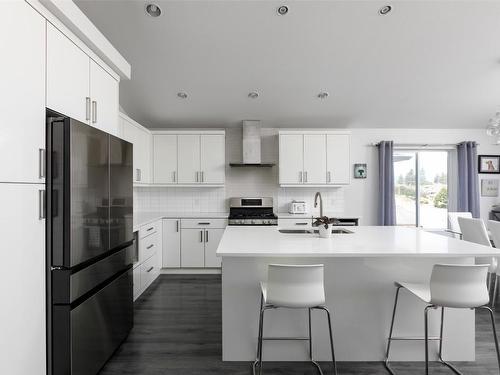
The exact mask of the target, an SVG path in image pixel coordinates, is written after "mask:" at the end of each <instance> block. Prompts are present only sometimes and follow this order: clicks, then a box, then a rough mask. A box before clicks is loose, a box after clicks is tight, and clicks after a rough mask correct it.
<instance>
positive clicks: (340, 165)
mask: <svg viewBox="0 0 500 375" xmlns="http://www.w3.org/2000/svg"><path fill="white" fill-rule="evenodd" d="M326 148H327V151H326V155H327V159H326V160H327V161H326V165H327V168H326V169H327V183H329V184H334V185H347V184H349V183H350V182H351V160H350V141H349V135H347V134H328V135H327V136H326Z"/></svg>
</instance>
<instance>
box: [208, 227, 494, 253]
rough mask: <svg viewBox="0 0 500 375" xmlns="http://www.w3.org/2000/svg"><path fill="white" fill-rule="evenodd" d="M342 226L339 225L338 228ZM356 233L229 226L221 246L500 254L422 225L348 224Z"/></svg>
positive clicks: (252, 249) (241, 249)
mask: <svg viewBox="0 0 500 375" xmlns="http://www.w3.org/2000/svg"><path fill="white" fill-rule="evenodd" d="M336 228H338V227H336ZM345 229H348V230H350V231H353V232H354V233H352V234H334V235H332V238H319V236H318V235H317V234H283V233H280V232H278V228H277V227H251V226H250V227H240V226H234V227H230V226H229V227H227V228H226V230H225V232H224V235H223V236H222V240H221V242H220V244H219V247H218V249H217V255H218V256H223V257H224V256H230V257H394V256H396V257H405V256H409V257H448V256H449V257H457V256H459V257H462V256H467V257H468V256H474V257H476V256H500V251H499V249H496V248H493V247H487V246H482V245H477V244H474V243H471V242H466V241H462V240H458V239H455V238H451V237H446V236H442V235H438V234H433V233H429V232H426V231H424V230H422V229H418V228H405V227H377V226H359V227H345Z"/></svg>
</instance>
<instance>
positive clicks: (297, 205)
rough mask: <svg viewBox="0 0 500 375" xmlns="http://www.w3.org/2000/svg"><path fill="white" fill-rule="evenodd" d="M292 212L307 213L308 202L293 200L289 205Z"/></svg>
mask: <svg viewBox="0 0 500 375" xmlns="http://www.w3.org/2000/svg"><path fill="white" fill-rule="evenodd" d="M288 213H290V214H307V204H306V202H304V201H295V200H294V201H291V202H290V203H289V205H288Z"/></svg>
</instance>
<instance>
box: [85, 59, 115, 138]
mask: <svg viewBox="0 0 500 375" xmlns="http://www.w3.org/2000/svg"><path fill="white" fill-rule="evenodd" d="M118 95H119V94H118V81H117V80H115V79H114V78H113V77H111V76H110V75H109V74H108V73H107V72H106V71H105V70H104V69H103V68H101V67H100V66H99V65H97V63H96V62H95V61H93V60H90V98H91V100H92V103H91V106H92V108H91V112H92V113H91V122H90V125H92V126H94V127H96V128H98V129H101V130H103V131H105V132H107V133H110V134H113V135H118Z"/></svg>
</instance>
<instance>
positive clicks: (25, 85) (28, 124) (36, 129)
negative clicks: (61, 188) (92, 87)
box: [0, 1, 45, 183]
mask: <svg viewBox="0 0 500 375" xmlns="http://www.w3.org/2000/svg"><path fill="white" fill-rule="evenodd" d="M0 15H1V16H2V17H1V19H2V21H1V22H0V35H2V37H1V42H0V46H1V49H2V51H4V53H2V58H1V59H0V82H2V84H1V87H2V90H1V93H0V113H1V114H2V125H1V128H2V130H1V136H0V160H2V161H3V162H2V167H1V168H0V182H34V183H40V182H43V181H44V178H43V176H42V175H43V173H40V172H43V157H42V156H41V155H42V154H41V153H40V149H44V148H45V19H44V18H43V17H42V16H40V14H38V13H37V12H36V11H35V10H33V8H32V7H30V6H29V5H28V4H27V3H26V2H24V1H2V2H0ZM41 176H42V177H41Z"/></svg>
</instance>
